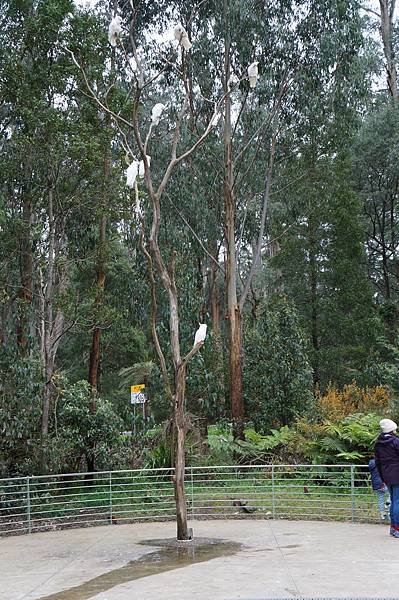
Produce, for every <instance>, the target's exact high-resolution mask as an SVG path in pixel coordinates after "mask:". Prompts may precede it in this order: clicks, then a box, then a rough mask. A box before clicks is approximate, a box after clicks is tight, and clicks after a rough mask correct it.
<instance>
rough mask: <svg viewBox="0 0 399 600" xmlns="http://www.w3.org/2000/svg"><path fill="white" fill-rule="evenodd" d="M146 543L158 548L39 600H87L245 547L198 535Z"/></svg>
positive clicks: (144, 543)
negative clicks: (143, 579) (192, 537)
mask: <svg viewBox="0 0 399 600" xmlns="http://www.w3.org/2000/svg"><path fill="white" fill-rule="evenodd" d="M141 544H142V545H145V546H157V548H158V550H156V551H155V552H150V553H149V554H145V555H144V556H141V557H140V558H138V559H136V560H132V561H130V562H129V563H128V564H127V565H125V566H124V567H120V568H119V569H114V570H113V571H108V572H107V573H103V574H102V575H99V576H98V577H94V578H93V579H90V580H89V581H86V582H85V583H82V584H81V585H78V586H75V587H72V588H70V589H68V590H63V591H61V592H56V593H55V594H50V595H49V596H42V597H41V598H40V600H88V599H89V598H92V597H93V596H95V595H96V594H99V593H100V592H106V591H107V590H110V589H112V588H113V587H115V586H117V585H121V584H122V583H127V582H129V581H134V580H135V579H141V578H143V577H149V576H150V575H157V574H158V573H164V572H166V571H172V570H173V569H181V568H183V567H187V566H189V565H193V564H196V563H201V562H206V561H208V560H212V559H214V558H219V557H222V556H231V555H233V554H236V553H237V552H239V550H241V549H242V548H243V546H242V544H239V543H236V542H230V541H225V540H220V539H209V538H198V539H195V540H193V541H190V542H177V541H176V540H174V539H162V540H147V541H145V542H141Z"/></svg>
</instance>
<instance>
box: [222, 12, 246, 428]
mask: <svg viewBox="0 0 399 600" xmlns="http://www.w3.org/2000/svg"><path fill="white" fill-rule="evenodd" d="M228 8H229V7H228V2H227V0H224V12H225V19H226V33H225V72H224V79H225V82H224V85H225V123H224V160H225V176H224V186H223V195H224V206H225V239H226V293H227V318H228V328H229V342H230V354H229V367H230V401H231V417H232V421H233V435H234V438H238V439H244V417H245V410H244V401H243V397H242V328H241V309H240V306H239V304H238V299H237V257H236V245H235V198H234V190H233V185H234V177H233V145H232V126H231V98H230V93H229V83H228V82H229V79H230V35H229V25H228V12H229V11H228Z"/></svg>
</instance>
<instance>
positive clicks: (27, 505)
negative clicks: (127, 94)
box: [26, 475, 32, 533]
mask: <svg viewBox="0 0 399 600" xmlns="http://www.w3.org/2000/svg"><path fill="white" fill-rule="evenodd" d="M26 512H27V516H28V533H32V520H31V505H30V483H29V475H28V477H27V478H26Z"/></svg>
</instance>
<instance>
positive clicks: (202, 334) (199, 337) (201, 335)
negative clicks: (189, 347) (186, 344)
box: [194, 323, 207, 346]
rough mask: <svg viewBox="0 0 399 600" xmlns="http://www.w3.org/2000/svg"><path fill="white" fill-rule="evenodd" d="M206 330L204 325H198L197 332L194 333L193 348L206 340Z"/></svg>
mask: <svg viewBox="0 0 399 600" xmlns="http://www.w3.org/2000/svg"><path fill="white" fill-rule="evenodd" d="M206 329H207V325H206V323H200V324H199V327H198V329H197V331H196V332H195V338H194V346H196V345H197V344H199V343H200V342H204V341H205V338H206Z"/></svg>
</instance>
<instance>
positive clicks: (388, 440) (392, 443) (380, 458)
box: [374, 419, 399, 538]
mask: <svg viewBox="0 0 399 600" xmlns="http://www.w3.org/2000/svg"><path fill="white" fill-rule="evenodd" d="M380 427H381V431H382V433H381V434H380V435H379V437H378V439H377V441H376V444H375V448H374V452H375V464H376V467H377V470H378V473H379V475H380V477H381V479H382V481H384V482H385V483H386V484H387V486H388V489H389V494H390V496H391V511H390V513H391V529H390V534H391V535H392V536H393V537H395V538H399V438H398V437H397V435H396V430H397V428H398V426H397V425H396V423H395V422H394V421H391V419H382V420H381V421H380Z"/></svg>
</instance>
